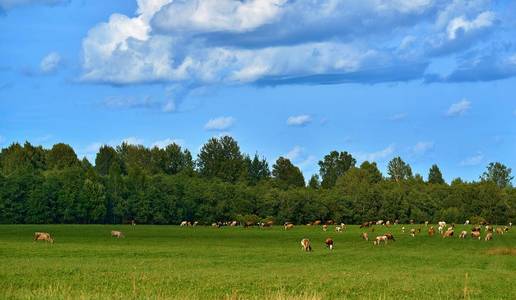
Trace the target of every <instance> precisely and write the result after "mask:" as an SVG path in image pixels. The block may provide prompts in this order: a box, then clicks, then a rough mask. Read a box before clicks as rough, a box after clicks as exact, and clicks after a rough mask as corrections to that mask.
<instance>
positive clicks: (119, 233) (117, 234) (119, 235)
mask: <svg viewBox="0 0 516 300" xmlns="http://www.w3.org/2000/svg"><path fill="white" fill-rule="evenodd" d="M111 237H116V238H117V239H119V238H123V237H125V236H124V234H123V233H122V231H118V230H111Z"/></svg>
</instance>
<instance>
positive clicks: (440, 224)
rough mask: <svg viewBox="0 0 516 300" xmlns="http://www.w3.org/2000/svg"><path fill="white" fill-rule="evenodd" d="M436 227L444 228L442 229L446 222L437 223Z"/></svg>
mask: <svg viewBox="0 0 516 300" xmlns="http://www.w3.org/2000/svg"><path fill="white" fill-rule="evenodd" d="M437 225H439V227H441V226H442V227H443V228H444V227H445V226H446V222H444V221H439V222H437Z"/></svg>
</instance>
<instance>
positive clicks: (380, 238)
mask: <svg viewBox="0 0 516 300" xmlns="http://www.w3.org/2000/svg"><path fill="white" fill-rule="evenodd" d="M387 240H388V238H387V236H386V235H380V236H377V237H376V239H375V241H373V244H374V245H380V243H381V242H383V243H384V244H387Z"/></svg>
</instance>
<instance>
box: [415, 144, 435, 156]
mask: <svg viewBox="0 0 516 300" xmlns="http://www.w3.org/2000/svg"><path fill="white" fill-rule="evenodd" d="M433 148H434V142H418V143H416V144H415V145H414V147H412V153H414V154H415V155H424V154H425V153H427V152H428V151H431V150H432V149H433Z"/></svg>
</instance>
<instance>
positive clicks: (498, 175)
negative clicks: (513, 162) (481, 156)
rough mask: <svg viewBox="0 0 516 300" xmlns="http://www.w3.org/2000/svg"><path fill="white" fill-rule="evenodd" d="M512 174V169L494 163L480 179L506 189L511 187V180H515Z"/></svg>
mask: <svg viewBox="0 0 516 300" xmlns="http://www.w3.org/2000/svg"><path fill="white" fill-rule="evenodd" d="M511 172H512V170H511V168H508V167H507V166H505V165H503V164H501V163H499V162H496V163H493V162H492V163H490V164H489V165H488V166H487V170H486V171H485V172H484V174H482V176H481V177H480V179H481V180H482V181H491V182H494V183H495V184H496V185H497V186H499V187H501V188H504V187H508V186H511V180H512V179H513V178H514V177H513V176H511Z"/></svg>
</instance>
